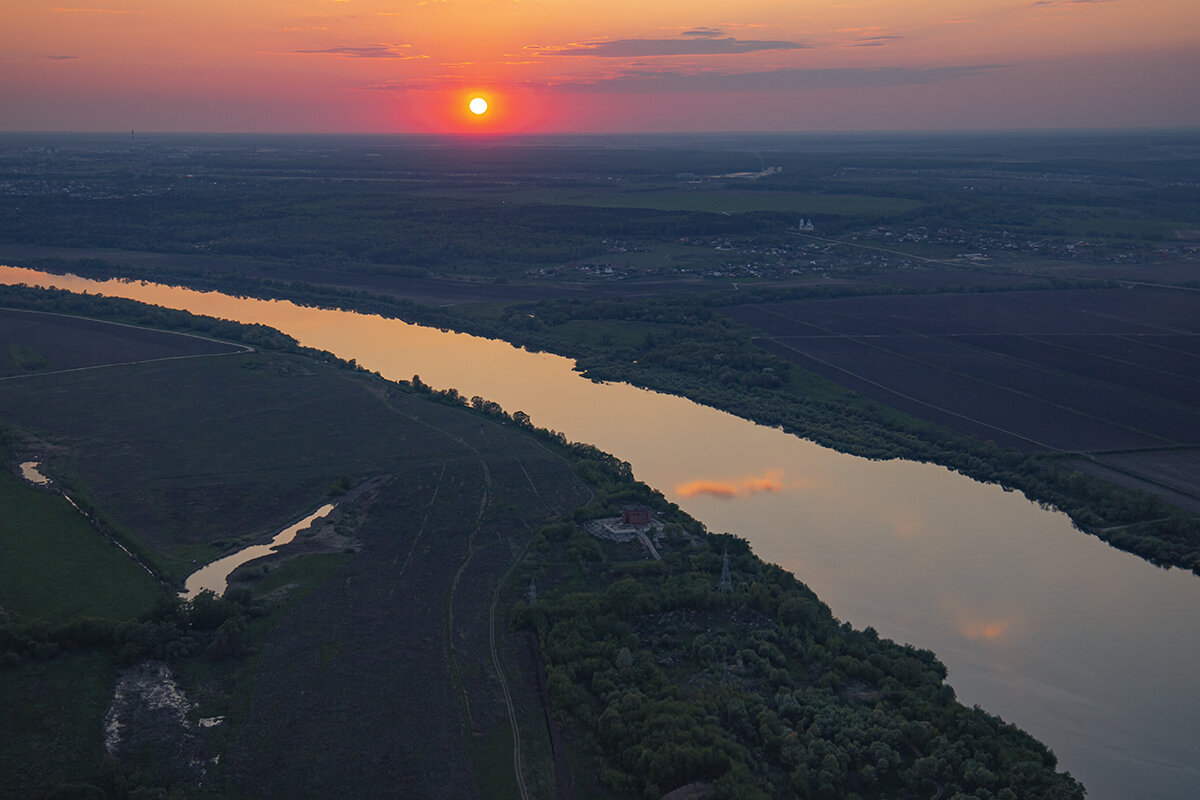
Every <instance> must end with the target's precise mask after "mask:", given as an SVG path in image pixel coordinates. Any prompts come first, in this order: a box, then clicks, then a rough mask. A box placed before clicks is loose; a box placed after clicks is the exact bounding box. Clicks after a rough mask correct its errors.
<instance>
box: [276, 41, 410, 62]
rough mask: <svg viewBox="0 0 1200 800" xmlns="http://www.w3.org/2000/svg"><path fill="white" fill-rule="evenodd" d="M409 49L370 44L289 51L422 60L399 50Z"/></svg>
mask: <svg viewBox="0 0 1200 800" xmlns="http://www.w3.org/2000/svg"><path fill="white" fill-rule="evenodd" d="M402 47H408V45H406V44H368V45H363V46H361V47H349V46H342V47H326V48H323V49H320V50H289V51H288V53H291V54H293V55H320V56H342V57H343V58H403V59H409V58H420V57H421V56H412V55H406V54H404V53H401V52H399V51H398V48H402Z"/></svg>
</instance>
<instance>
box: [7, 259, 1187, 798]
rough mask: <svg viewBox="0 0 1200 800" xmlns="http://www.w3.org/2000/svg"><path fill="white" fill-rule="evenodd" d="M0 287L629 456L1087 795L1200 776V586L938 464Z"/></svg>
mask: <svg viewBox="0 0 1200 800" xmlns="http://www.w3.org/2000/svg"><path fill="white" fill-rule="evenodd" d="M0 281H3V282H5V283H27V284H30V285H37V286H52V287H57V288H63V289H71V290H74V291H87V292H92V293H99V294H106V295H111V296H115V297H127V298H132V299H135V300H141V301H143V302H148V303H154V304H159V305H163V306H167V307H171V308H181V309H186V310H188V311H191V312H194V313H197V314H208V315H211V316H216V317H222V318H226V319H231V320H236V321H238V322H245V323H262V324H264V325H269V326H271V327H274V328H278V329H280V330H282V331H284V332H286V333H288V334H290V335H291V336H294V337H295V338H296V339H298V340H299V341H300V343H301V344H303V345H307V346H310V347H316V348H320V349H323V350H329V351H331V352H333V353H335V354H337V355H339V356H341V357H342V358H346V359H350V358H353V359H355V360H357V362H358V363H359V364H360V365H362V366H363V367H365V368H367V369H370V370H377V371H379V372H380V373H381V374H383V375H384V376H385V377H388V378H393V379H400V378H403V379H409V378H411V377H412V376H413V375H414V374H415V375H420V377H421V379H422V380H423V381H424V382H425V383H427V384H430V385H431V386H433V387H435V388H449V387H453V388H455V389H457V390H458V391H459V392H460V393H461V394H463V395H464V396H466V397H471V396H474V395H480V396H482V397H485V398H487V399H489V400H494V401H496V402H498V403H500V404H501V405H502V406H503V407H504V408H505V409H507V410H508V411H510V412H515V411H518V410H520V411H525V412H526V413H528V414H529V415H530V417H531V418H532V420H533V422H534V423H535V424H537V425H539V426H542V427H547V428H552V429H554V430H558V431H562V432H563V433H564V434H566V436H567V437H568V438H570V439H572V440H576V441H585V442H591V443H593V444H595V445H597V446H598V447H600V448H602V449H604V450H606V451H608V452H610V453H613V454H614V455H617V456H619V457H620V458H622V459H624V460H626V461H629V462H630V463H631V464H632V465H633V469H634V473H635V475H636V476H637V477H638V478H639V479H641V480H643V481H645V482H647V483H649V484H651V485H652V486H654V487H656V488H658V489H660V490H662V491H663V493H664V494H666V496H667V497H668V498H670V499H671V500H672V501H674V502H676V503H678V504H679V505H680V506H681V507H683V508H684V509H685V510H686V511H688V513H690V514H692V515H693V516H695V517H696V518H698V519H700V520H701V521H703V522H704V523H705V525H707V526H708V528H709V529H710V530H715V531H730V532H732V533H736V534H738V535H740V536H743V537H745V538H747V539H748V540H749V541H750V542H751V544H752V546H753V548H754V550H755V552H756V553H758V555H760V556H761V557H763V558H764V559H766V560H768V561H773V562H775V563H778V564H780V565H782V566H784V567H786V568H787V569H790V570H792V571H793V572H794V573H795V574H796V575H797V576H798V577H799V578H800V579H801V580H803V581H804V582H805V583H807V584H808V585H809V586H811V587H812V588H813V590H814V591H816V592H817V594H818V595H819V596H820V597H821V599H822V600H824V601H825V602H826V603H828V604H829V605H830V606H831V607H832V609H833V612H834V614H835V615H836V616H838V617H839V618H841V619H843V620H848V621H850V622H852V623H853V624H854V625H856V626H858V627H866V626H868V625H870V626H873V627H874V628H875V629H876V630H878V631H879V632H880V634H882V635H884V636H887V637H889V638H892V639H895V640H897V641H900V642H909V643H912V644H914V645H916V646H918V647H924V648H929V649H931V650H933V651H934V652H936V653H937V655H938V656H939V658H941V659H942V661H944V662H945V663H946V665H947V666H948V667H949V669H950V683H951V684H952V685H953V686H954V688H955V690H956V692H957V694H958V696H959V699H960V700H962V701H963V702H965V703H967V704H979V705H981V706H982V707H984V708H986V709H987V710H989V711H991V712H992V713H995V714H998V715H1000V716H1001V717H1003V718H1004V719H1005V720H1007V721H1009V722H1013V723H1015V724H1017V725H1020V726H1021V727H1023V728H1025V729H1026V730H1028V731H1030V732H1031V733H1033V734H1034V735H1035V736H1037V737H1038V738H1040V739H1041V740H1042V741H1044V742H1046V743H1047V744H1048V745H1049V746H1050V747H1051V748H1053V750H1054V751H1055V753H1056V754H1057V755H1058V757H1059V762H1060V768H1062V769H1066V770H1069V771H1070V772H1071V773H1072V774H1073V775H1075V776H1076V777H1077V778H1079V779H1080V780H1082V781H1083V782H1084V784H1085V785H1086V786H1087V787H1088V790H1089V797H1090V798H1092V799H1093V800H1124V798H1135V797H1145V798H1166V799H1168V800H1175V799H1177V800H1184V799H1185V798H1187V800H1191V799H1192V798H1194V797H1196V796H1197V795H1196V792H1197V789H1196V787H1197V786H1198V785H1200V689H1197V684H1196V681H1195V678H1194V672H1195V664H1196V663H1197V661H1198V657H1200V613H1198V612H1200V579H1197V578H1196V577H1195V576H1194V575H1191V574H1189V573H1185V572H1182V571H1179V570H1163V569H1159V568H1156V567H1153V566H1151V565H1149V564H1147V563H1146V562H1144V561H1142V560H1140V559H1138V558H1136V557H1134V556H1131V555H1128V554H1125V553H1122V552H1119V551H1117V550H1114V549H1112V548H1110V547H1108V546H1107V545H1105V544H1104V543H1103V542H1101V541H1099V540H1098V539H1095V538H1094V537H1090V536H1087V535H1085V534H1083V533H1081V532H1079V531H1077V530H1075V529H1074V528H1073V527H1072V525H1071V523H1070V522H1069V520H1068V519H1067V518H1066V517H1065V516H1064V515H1062V514H1059V513H1057V512H1053V511H1049V510H1045V509H1043V508H1040V507H1038V506H1037V505H1035V504H1032V503H1030V502H1028V501H1027V500H1026V499H1025V498H1024V497H1022V496H1021V495H1019V494H1015V493H1011V492H1005V491H1003V490H1002V489H1001V488H1000V487H998V486H991V485H983V484H979V483H976V482H974V481H972V480H970V479H968V478H965V477H963V476H961V475H958V474H955V473H951V472H949V471H948V470H945V469H943V468H940V467H936V466H931V465H927V464H915V463H911V462H903V461H886V462H876V461H868V460H865V459H861V458H856V457H853V456H848V455H844V454H841V453H837V452H834V451H831V450H827V449H824V448H821V447H819V446H817V445H815V444H812V443H811V442H807V441H804V440H802V439H799V438H797V437H794V436H791V435H788V434H785V433H783V432H782V431H779V430H775V429H771V428H765V427H762V426H759V425H755V424H752V423H749V422H746V421H745V420H741V419H738V418H736V417H733V416H731V415H729V414H726V413H723V412H720V411H715V410H713V409H710V408H705V407H702V406H699V405H696V404H695V403H692V402H690V401H688V400H684V399H681V398H677V397H672V396H668V395H663V394H657V393H654V392H648V391H644V390H640V389H636V388H634V387H631V386H627V385H623V384H597V383H592V382H590V381H587V380H585V379H583V378H581V377H580V376H579V375H578V374H577V373H575V372H573V371H572V366H573V365H572V363H571V362H570V361H569V360H567V359H563V358H559V357H556V356H550V355H546V354H534V353H529V352H526V351H523V350H519V349H516V348H513V347H511V346H510V345H508V344H506V343H504V342H497V341H491V340H486V339H479V338H475V337H470V336H465V335H461V334H453V333H446V332H442V331H438V330H434V329H429V328H421V327H418V326H414V325H409V324H406V323H403V322H400V321H397V320H390V319H384V318H382V317H378V316H371V315H363V314H355V313H351V312H344V311H332V310H322V309H315V308H303V307H298V306H296V305H293V304H291V303H288V302H280V301H263V300H255V299H247V298H236V297H230V296H226V295H222V294H217V293H201V292H194V291H189V290H186V289H179V288H174V287H166V286H160V285H155V284H146V283H136V282H122V281H107V282H96V281H90V280H84V279H80V278H76V277H72V276H55V275H49V274H45V273H40V272H35V271H31V270H23V269H17V268H11V267H4V268H0Z"/></svg>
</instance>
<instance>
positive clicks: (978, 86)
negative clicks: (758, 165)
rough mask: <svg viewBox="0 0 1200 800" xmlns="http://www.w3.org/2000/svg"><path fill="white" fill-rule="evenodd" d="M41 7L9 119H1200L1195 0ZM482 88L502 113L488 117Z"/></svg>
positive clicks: (795, 124)
mask: <svg viewBox="0 0 1200 800" xmlns="http://www.w3.org/2000/svg"><path fill="white" fill-rule="evenodd" d="M947 7H948V6H947V4H945V3H942V2H933V1H932V0H912V2H905V3H899V2H887V1H886V0H846V1H845V2H835V3H795V4H779V3H776V2H771V1H769V0H746V2H742V3H737V4H734V3H730V2H715V1H714V0H692V2H687V3H684V2H680V1H679V0H664V2H659V3H645V2H640V1H638V0H611V2H608V3H606V4H605V5H604V8H603V11H599V10H597V8H596V6H594V5H590V4H589V5H588V6H586V7H582V6H581V5H580V4H577V3H574V2H569V1H568V0H295V1H294V2H282V0H261V1H260V2H255V3H252V4H245V3H242V2H235V0H213V2H209V3H204V4H194V3H189V4H175V3H172V4H165V3H161V2H155V1H154V0H65V2H64V0H55V1H54V2H48V0H29V1H27V2H22V3H8V4H5V6H4V8H3V9H0V129H2V130H27V131H32V130H59V131H85V130H129V129H136V130H140V131H222V132H240V131H246V132H372V133H386V132H422V133H437V132H464V131H479V132H485V131H486V132H530V133H552V132H597V133H607V132H660V131H697V132H704V131H748V132H749V131H833V130H897V131H898V130H938V129H944V130H972V129H989V130H996V129H1029V128H1034V129H1052V128H1129V127H1134V128H1137V127H1190V126H1197V125H1200V84H1198V82H1197V81H1196V80H1195V77H1196V76H1197V75H1200V4H1196V3H1194V2H1192V1H1191V0H1136V1H1135V0H973V2H970V3H957V4H954V5H953V6H952V11H947V10H946V9H947ZM476 94H479V95H481V96H484V97H486V98H487V99H488V101H489V103H490V104H491V109H490V110H489V112H488V114H486V115H484V116H482V117H479V118H477V119H472V118H471V116H472V115H470V114H469V113H468V112H467V110H466V103H467V101H468V100H469V99H470V98H471V97H472V96H474V95H476Z"/></svg>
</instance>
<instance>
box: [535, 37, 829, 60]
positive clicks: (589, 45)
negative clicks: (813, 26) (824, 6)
mask: <svg viewBox="0 0 1200 800" xmlns="http://www.w3.org/2000/svg"><path fill="white" fill-rule="evenodd" d="M808 47H810V45H806V44H801V43H800V42H772V41H753V40H746V41H739V40H737V39H734V38H732V37H727V38H725V39H715V38H700V37H695V38H691V39H615V40H613V41H611V42H586V43H583V44H579V45H572V46H568V47H564V48H556V49H539V53H540V55H547V56H590V57H593V58H645V57H647V56H710V55H731V54H738V53H756V52H759V51H762V50H804V49H806V48H808ZM535 49H537V48H535Z"/></svg>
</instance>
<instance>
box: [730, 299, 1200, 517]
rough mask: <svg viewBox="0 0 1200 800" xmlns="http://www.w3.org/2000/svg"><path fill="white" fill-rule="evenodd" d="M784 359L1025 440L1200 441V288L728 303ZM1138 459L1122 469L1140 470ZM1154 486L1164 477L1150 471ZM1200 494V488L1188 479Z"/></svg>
mask: <svg viewBox="0 0 1200 800" xmlns="http://www.w3.org/2000/svg"><path fill="white" fill-rule="evenodd" d="M726 313H728V314H729V315H730V316H731V317H733V318H735V319H738V320H740V321H742V322H745V323H747V324H749V325H752V326H753V327H755V328H756V329H758V330H759V331H760V332H761V333H762V334H764V335H763V336H762V338H761V339H760V340H759V343H760V344H761V345H762V346H763V347H764V348H766V349H767V350H769V351H770V352H773V353H775V354H777V355H779V356H780V357H782V358H785V359H787V360H789V361H791V362H793V363H796V364H798V365H800V366H802V367H804V368H805V369H808V370H811V371H813V372H816V373H818V374H821V375H824V376H825V377H827V378H829V379H831V380H834V381H837V382H838V383H841V384H843V385H846V386H848V387H849V388H852V389H854V390H855V391H858V392H861V393H862V394H864V395H866V396H868V397H871V398H873V399H875V400H878V401H879V402H882V403H886V404H887V405H890V406H894V407H896V408H899V409H902V410H904V411H906V412H908V413H910V414H913V415H914V416H917V417H921V418H924V419H928V420H930V421H932V422H936V423H938V424H940V425H943V426H945V427H947V428H949V429H951V430H955V431H958V432H960V433H963V434H967V435H971V436H975V437H978V438H981V439H991V440H993V441H995V442H996V443H997V444H999V445H1001V446H1002V447H1012V448H1016V449H1019V450H1024V451H1026V452H1053V453H1069V454H1077V455H1079V456H1082V457H1085V459H1086V460H1085V461H1083V462H1081V463H1087V462H1093V463H1095V464H1097V465H1099V466H1100V467H1103V466H1105V464H1106V460H1107V459H1108V458H1109V457H1110V454H1109V451H1138V452H1139V453H1140V454H1142V455H1141V456H1140V458H1141V459H1142V460H1145V459H1146V458H1147V455H1148V454H1151V453H1153V454H1154V455H1153V458H1152V462H1153V463H1154V464H1156V465H1157V467H1156V468H1158V469H1161V468H1164V467H1165V468H1167V469H1169V466H1166V465H1170V464H1172V463H1179V464H1181V465H1182V464H1186V463H1191V461H1193V460H1194V458H1195V452H1196V448H1197V447H1200V379H1198V378H1197V375H1198V374H1200V373H1198V371H1197V368H1198V367H1200V294H1198V293H1196V292H1189V291H1178V290H1170V289H1161V288H1154V287H1145V286H1138V287H1135V288H1130V289H1088V290H1082V289H1081V290H1069V291H1068V290H1064V291H1053V292H1006V293H997V294H940V295H922V296H906V297H870V298H844V299H839V300H826V301H814V302H795V303H784V304H775V303H768V304H763V305H753V306H750V305H746V306H737V307H731V308H728V309H726ZM1138 468H1139V467H1138V466H1137V465H1136V464H1135V463H1134V462H1132V461H1130V460H1129V459H1128V458H1126V459H1124V460H1123V461H1122V471H1123V472H1125V473H1127V476H1129V477H1139V476H1138V475H1137V469H1138ZM1140 477H1142V481H1141V483H1142V485H1144V486H1151V487H1152V486H1154V485H1156V484H1159V483H1161V481H1160V480H1159V479H1158V478H1156V477H1155V476H1154V474H1153V471H1152V470H1148V471H1147V473H1146V474H1145V475H1143V476H1140ZM1175 491H1176V493H1178V492H1180V491H1182V492H1183V493H1184V494H1187V495H1189V496H1191V497H1192V498H1193V499H1194V500H1195V499H1200V486H1197V485H1195V484H1194V483H1191V484H1189V485H1188V486H1186V487H1185V486H1176V487H1175Z"/></svg>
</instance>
